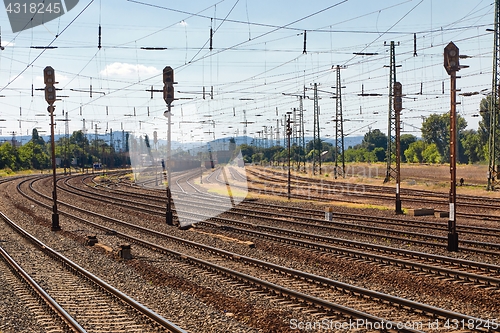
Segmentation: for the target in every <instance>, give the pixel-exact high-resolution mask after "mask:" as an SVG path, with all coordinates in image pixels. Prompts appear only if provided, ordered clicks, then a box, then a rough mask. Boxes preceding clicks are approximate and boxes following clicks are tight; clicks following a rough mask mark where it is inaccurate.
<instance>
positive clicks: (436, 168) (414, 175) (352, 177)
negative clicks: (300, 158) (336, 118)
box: [309, 163, 500, 198]
mask: <svg viewBox="0 0 500 333" xmlns="http://www.w3.org/2000/svg"><path fill="white" fill-rule="evenodd" d="M322 170H323V172H322V176H321V177H324V178H327V179H329V180H333V165H332V164H325V165H323V166H322ZM386 170H387V165H386V164H385V163H348V164H346V178H345V179H341V178H338V181H346V182H350V183H357V184H370V185H384V186H389V187H394V186H395V181H394V180H391V181H390V182H389V183H386V184H384V179H385V175H386ZM487 172H488V166H487V165H457V183H459V181H460V178H463V179H464V185H463V186H457V193H458V194H468V195H477V196H487V197H497V198H500V185H499V190H498V191H486V185H487V181H488V176H487ZM309 176H312V175H311V173H310V172H309ZM315 177H318V178H319V175H316V176H315ZM450 181H451V176H450V166H449V164H442V165H441V164H439V165H435V164H433V165H430V164H429V165H427V164H402V165H401V188H409V189H418V190H428V191H436V192H444V193H448V192H449V189H450Z"/></svg>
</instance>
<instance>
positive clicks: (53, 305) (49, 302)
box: [0, 214, 87, 333]
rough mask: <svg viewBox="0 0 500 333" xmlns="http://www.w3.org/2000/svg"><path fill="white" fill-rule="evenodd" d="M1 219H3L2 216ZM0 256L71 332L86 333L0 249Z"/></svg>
mask: <svg viewBox="0 0 500 333" xmlns="http://www.w3.org/2000/svg"><path fill="white" fill-rule="evenodd" d="M2 218H4V219H5V217H4V216H3V214H2ZM0 255H1V256H2V258H3V259H4V261H5V262H6V263H7V264H8V266H9V268H10V269H11V271H13V272H14V273H15V274H16V275H17V276H18V277H19V278H20V279H21V280H22V281H23V282H24V283H25V284H26V285H28V286H29V287H30V288H31V290H33V292H35V293H36V294H37V295H38V297H39V298H40V299H41V300H42V301H43V302H44V303H45V304H47V306H48V307H49V308H50V309H51V310H52V311H53V312H54V313H55V314H56V315H57V316H59V318H61V320H62V321H63V322H64V323H65V324H66V325H67V326H68V328H69V329H71V330H72V331H73V332H77V333H86V332H87V331H86V330H85V329H84V328H83V327H81V326H80V324H79V323H78V322H77V321H76V320H75V319H74V318H73V317H72V316H71V315H70V314H69V313H67V312H66V310H64V309H63V308H62V307H61V306H60V305H59V304H58V303H57V302H56V301H55V300H54V299H53V298H52V297H51V296H50V295H49V294H48V293H47V292H46V291H45V290H44V289H43V288H42V287H40V285H39V284H38V283H36V281H35V280H33V278H32V277H31V276H30V275H29V274H28V273H27V272H26V271H25V270H24V269H23V268H22V267H21V266H20V265H19V264H18V263H17V262H16V261H15V260H14V259H13V258H12V257H11V256H10V255H9V254H8V253H7V252H6V251H5V250H4V249H3V248H2V247H0Z"/></svg>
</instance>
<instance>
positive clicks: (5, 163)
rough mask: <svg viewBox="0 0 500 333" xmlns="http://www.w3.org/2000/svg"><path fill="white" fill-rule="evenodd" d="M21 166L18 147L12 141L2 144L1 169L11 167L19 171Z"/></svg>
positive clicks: (0, 151) (0, 148) (0, 149)
mask: <svg viewBox="0 0 500 333" xmlns="http://www.w3.org/2000/svg"><path fill="white" fill-rule="evenodd" d="M19 166H20V165H19V158H18V153H17V149H16V148H15V147H13V146H12V144H11V143H10V142H5V143H4V144H3V145H1V146H0V169H5V168H9V169H11V170H13V171H17V170H19Z"/></svg>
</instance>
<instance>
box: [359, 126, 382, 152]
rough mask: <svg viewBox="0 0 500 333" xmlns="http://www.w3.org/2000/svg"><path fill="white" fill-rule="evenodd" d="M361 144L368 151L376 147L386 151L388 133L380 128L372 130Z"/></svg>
mask: <svg viewBox="0 0 500 333" xmlns="http://www.w3.org/2000/svg"><path fill="white" fill-rule="evenodd" d="M361 146H362V147H363V148H366V149H367V150H368V151H372V150H374V149H375V148H382V149H383V150H384V151H385V150H386V149H387V135H385V134H384V133H382V132H381V131H380V130H379V129H374V130H373V131H372V130H370V131H368V132H367V133H366V134H365V136H364V137H363V141H362V143H361Z"/></svg>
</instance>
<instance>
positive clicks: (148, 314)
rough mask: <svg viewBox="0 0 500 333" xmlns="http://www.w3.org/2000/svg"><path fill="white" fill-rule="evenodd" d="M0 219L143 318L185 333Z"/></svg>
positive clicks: (184, 332) (8, 221) (12, 223)
mask: <svg viewBox="0 0 500 333" xmlns="http://www.w3.org/2000/svg"><path fill="white" fill-rule="evenodd" d="M43 206H45V207H46V208H47V207H50V206H49V205H45V204H43ZM0 216H1V218H2V219H3V220H4V221H5V222H7V223H8V224H9V225H10V226H11V227H12V228H13V229H14V230H15V231H17V232H18V233H19V234H21V235H22V236H23V237H25V238H26V239H28V240H29V241H30V242H32V243H33V244H34V245H36V246H37V247H38V248H40V249H41V250H42V251H43V252H45V253H46V254H48V255H49V256H50V257H52V258H54V259H56V260H58V261H60V262H62V263H63V264H64V265H66V266H67V267H70V268H71V269H72V270H74V271H75V272H78V273H79V274H81V275H82V276H84V277H86V278H87V279H88V280H90V281H92V282H93V283H95V284H97V285H98V286H100V287H101V288H102V289H103V290H105V291H106V292H108V293H109V294H111V295H113V296H114V297H116V298H118V299H120V300H122V301H124V302H125V303H126V304H128V305H129V306H131V307H132V308H134V309H135V310H136V311H138V312H140V313H142V314H143V315H144V316H146V317H147V318H149V319H150V320H152V321H153V322H155V323H157V324H159V325H161V326H162V327H164V328H165V329H168V330H169V331H171V332H173V333H187V332H186V331H185V330H183V329H182V328H180V327H178V326H177V325H175V324H174V323H172V322H170V321H168V320H167V319H165V318H164V317H162V316H160V315H159V314H157V313H156V312H154V311H153V310H150V309H149V308H147V307H146V306H144V305H142V304H140V303H139V302H137V301H136V300H134V299H133V298H131V297H129V296H127V295H126V294H124V293H123V292H121V291H119V290H118V289H116V288H114V287H113V286H111V285H110V284H108V283H107V282H105V281H104V280H102V279H100V278H98V277H97V276H95V275H94V274H92V273H90V272H89V271H87V270H86V269H84V268H83V267H81V266H79V265H78V264H76V263H74V262H73V261H71V260H69V259H68V258H66V257H65V256H63V255H62V254H60V253H58V252H57V251H55V250H53V249H52V248H50V247H49V246H47V245H45V244H44V243H42V242H41V241H40V240H38V239H36V238H35V237H34V236H32V235H31V234H29V233H28V232H27V231H25V230H24V229H22V228H21V227H20V226H18V225H17V224H16V223H14V222H13V221H12V220H10V219H9V218H8V217H7V216H6V215H5V214H4V213H3V212H0Z"/></svg>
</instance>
